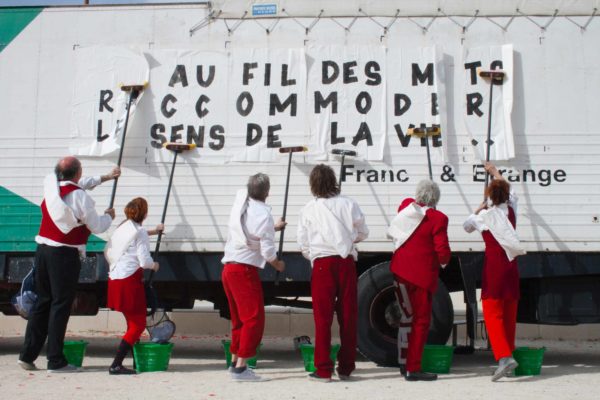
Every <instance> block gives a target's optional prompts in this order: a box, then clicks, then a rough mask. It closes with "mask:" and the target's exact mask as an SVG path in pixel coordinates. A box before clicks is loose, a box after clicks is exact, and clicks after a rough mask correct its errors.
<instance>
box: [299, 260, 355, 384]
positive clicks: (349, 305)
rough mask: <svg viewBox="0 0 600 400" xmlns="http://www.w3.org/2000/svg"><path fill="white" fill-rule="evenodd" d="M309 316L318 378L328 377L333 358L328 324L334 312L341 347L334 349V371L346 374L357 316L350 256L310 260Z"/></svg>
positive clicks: (352, 357) (352, 355)
mask: <svg viewBox="0 0 600 400" xmlns="http://www.w3.org/2000/svg"><path fill="white" fill-rule="evenodd" d="M310 288H311V293H312V305H313V317H314V320H315V367H316V369H317V371H316V373H317V375H319V376H320V377H323V378H330V377H331V375H332V373H333V366H334V365H333V361H331V358H330V357H329V353H330V350H331V324H332V323H333V313H334V312H335V313H336V314H337V320H338V324H339V327H340V341H341V347H340V351H339V352H338V358H337V360H338V372H339V374H341V375H350V373H352V371H354V368H355V363H354V362H355V360H356V321H357V319H358V303H357V291H358V289H357V277H356V265H355V264H354V260H353V259H352V256H349V257H346V258H341V257H339V256H333V257H323V258H317V259H316V260H314V262H313V269H312V277H311V281H310Z"/></svg>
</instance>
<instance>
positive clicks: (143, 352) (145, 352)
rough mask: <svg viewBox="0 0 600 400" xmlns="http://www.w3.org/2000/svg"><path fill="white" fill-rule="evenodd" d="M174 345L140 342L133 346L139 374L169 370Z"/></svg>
mask: <svg viewBox="0 0 600 400" xmlns="http://www.w3.org/2000/svg"><path fill="white" fill-rule="evenodd" d="M172 350H173V343H153V342H138V343H136V344H135V345H134V346H133V358H134V359H135V369H136V371H137V372H155V371H166V370H167V368H169V360H170V359H171V351H172Z"/></svg>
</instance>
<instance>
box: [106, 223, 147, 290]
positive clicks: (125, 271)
mask: <svg viewBox="0 0 600 400" xmlns="http://www.w3.org/2000/svg"><path fill="white" fill-rule="evenodd" d="M133 224H134V226H135V227H136V229H137V231H138V233H137V235H136V237H135V239H134V240H133V242H132V243H131V244H130V245H129V247H128V248H127V250H126V251H125V253H123V255H122V256H121V257H119V260H118V261H117V263H116V264H115V266H114V268H113V269H112V270H111V271H110V272H109V273H108V276H109V277H110V279H125V278H127V277H129V276H131V275H133V274H134V273H135V271H137V270H138V268H144V269H151V268H152V266H153V265H154V260H152V256H151V255H150V238H149V237H148V232H147V231H146V229H144V228H142V227H141V226H140V225H139V224H138V223H135V222H134V223H133Z"/></svg>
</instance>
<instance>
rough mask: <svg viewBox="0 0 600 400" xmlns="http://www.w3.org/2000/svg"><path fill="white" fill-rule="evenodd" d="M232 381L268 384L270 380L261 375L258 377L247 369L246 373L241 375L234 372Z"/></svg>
mask: <svg viewBox="0 0 600 400" xmlns="http://www.w3.org/2000/svg"><path fill="white" fill-rule="evenodd" d="M231 379H233V380H234V381H236V382H266V381H268V380H269V378H263V377H262V376H260V375H256V374H255V373H254V371H253V370H251V369H250V368H246V369H245V370H244V372H240V373H239V374H236V373H235V372H233V373H232V374H231Z"/></svg>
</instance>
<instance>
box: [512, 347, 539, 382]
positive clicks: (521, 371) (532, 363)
mask: <svg viewBox="0 0 600 400" xmlns="http://www.w3.org/2000/svg"><path fill="white" fill-rule="evenodd" d="M545 351H546V348H545V347H517V348H516V349H515V350H514V351H513V354H512V355H513V358H514V359H515V360H517V362H518V363H519V366H518V367H517V368H516V369H515V375H516V376H522V375H539V374H540V372H541V371H542V362H543V361H544V352H545Z"/></svg>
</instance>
